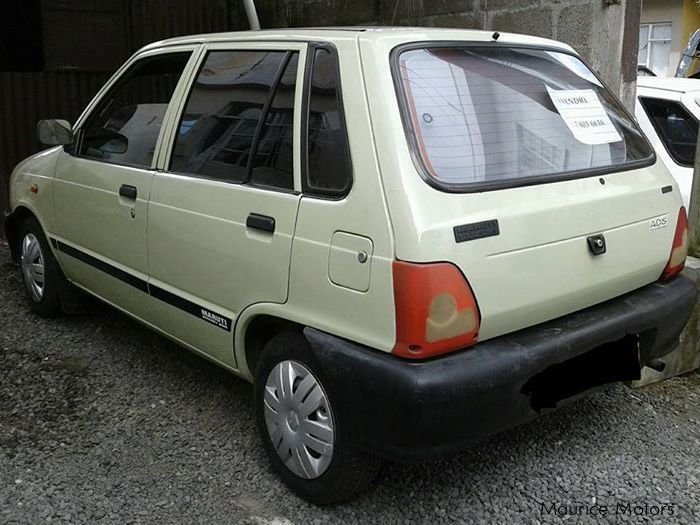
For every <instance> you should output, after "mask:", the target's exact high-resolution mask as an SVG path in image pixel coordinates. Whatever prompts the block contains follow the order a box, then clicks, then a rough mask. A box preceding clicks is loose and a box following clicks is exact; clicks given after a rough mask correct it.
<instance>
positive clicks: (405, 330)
mask: <svg viewBox="0 0 700 525" xmlns="http://www.w3.org/2000/svg"><path fill="white" fill-rule="evenodd" d="M393 272H394V303H395V306H396V345H395V346H394V350H393V353H394V354H396V355H400V356H402V357H407V358H410V359H424V358H426V357H432V356H435V355H438V354H443V353H445V352H451V351H453V350H459V349H460V348H465V347H467V346H471V345H473V344H475V343H476V342H477V338H478V335H479V324H480V322H481V320H480V317H479V309H478V307H477V304H476V300H475V299H474V294H473V293H472V290H471V288H470V287H469V284H468V283H467V281H466V279H465V278H464V276H463V275H462V272H460V271H459V269H458V268H457V267H456V266H454V265H453V264H449V263H431V264H414V263H407V262H403V261H394V265H393Z"/></svg>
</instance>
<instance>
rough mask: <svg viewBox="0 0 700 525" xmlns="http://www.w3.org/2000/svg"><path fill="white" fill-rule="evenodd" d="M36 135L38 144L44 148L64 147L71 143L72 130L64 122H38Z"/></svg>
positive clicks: (52, 120)
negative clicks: (44, 146)
mask: <svg viewBox="0 0 700 525" xmlns="http://www.w3.org/2000/svg"><path fill="white" fill-rule="evenodd" d="M36 134H37V137H38V138H39V142H41V143H42V144H44V145H46V146H64V145H66V144H71V143H72V142H73V129H72V128H71V125H70V124H69V123H68V121H66V120H58V119H49V120H40V121H39V123H38V124H37V125H36Z"/></svg>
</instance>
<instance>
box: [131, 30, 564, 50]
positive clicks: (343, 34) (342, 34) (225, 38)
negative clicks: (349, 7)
mask: <svg viewBox="0 0 700 525" xmlns="http://www.w3.org/2000/svg"><path fill="white" fill-rule="evenodd" d="M493 35H494V31H482V30H473V29H451V28H450V29H448V28H435V27H379V26H366V27H359V26H358V27H312V28H306V27H299V28H296V27H291V28H280V29H262V30H258V31H234V32H228V33H205V34H199V35H189V36H181V37H176V38H170V39H168V40H162V41H160V42H154V43H152V44H149V45H147V46H145V47H144V48H143V49H141V51H146V50H151V49H157V48H162V47H169V46H176V45H185V44H201V43H209V42H234V41H238V40H246V41H281V40H284V41H299V42H308V41H324V42H331V43H332V42H334V41H340V40H347V39H348V38H355V39H359V38H360V37H361V38H362V39H363V40H364V39H366V40H381V39H387V40H388V39H391V40H392V41H403V42H416V41H429V40H435V41H439V40H463V41H492V40H493V39H492V36H493ZM498 41H499V42H500V43H511V44H520V45H533V46H544V47H554V48H560V49H562V50H567V51H570V50H572V49H571V47H570V46H568V45H566V44H564V43H562V42H557V41H555V40H549V39H546V38H540V37H534V36H529V35H520V34H515V33H499V37H498Z"/></svg>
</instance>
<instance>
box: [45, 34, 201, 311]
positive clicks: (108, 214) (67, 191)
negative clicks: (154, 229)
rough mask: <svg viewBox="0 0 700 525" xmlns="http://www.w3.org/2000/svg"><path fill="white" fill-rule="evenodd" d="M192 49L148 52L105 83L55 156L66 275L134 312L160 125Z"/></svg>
mask: <svg viewBox="0 0 700 525" xmlns="http://www.w3.org/2000/svg"><path fill="white" fill-rule="evenodd" d="M192 52H193V48H192V47H178V48H174V49H168V50H167V51H163V50H159V51H152V52H147V53H144V54H141V55H139V56H138V57H137V58H135V59H132V60H131V61H130V62H129V63H127V64H126V65H125V66H124V68H122V71H121V73H120V74H119V75H118V76H117V77H116V78H115V80H114V81H112V82H111V83H110V84H108V85H107V86H106V87H105V89H104V90H103V93H102V94H101V95H100V96H99V98H97V100H96V101H95V102H94V103H93V104H92V106H91V107H90V108H88V111H87V113H86V115H85V116H84V118H82V119H81V120H80V121H78V123H76V129H77V131H76V141H75V143H74V144H73V145H71V146H70V147H67V148H65V150H64V151H63V152H61V154H60V158H59V159H58V161H57V165H56V178H55V183H54V187H55V189H54V208H55V215H56V217H55V218H56V232H57V234H58V235H57V237H56V238H55V239H52V242H53V243H54V245H55V246H56V248H57V251H58V255H59V257H60V259H61V264H62V266H63V268H64V270H65V272H66V273H67V275H68V277H69V278H70V279H71V280H73V281H74V282H76V283H77V284H79V285H81V286H83V287H85V288H87V289H88V290H90V291H92V292H94V293H96V294H97V295H99V296H101V297H102V298H104V299H106V300H108V301H109V302H112V303H113V304H116V305H118V306H120V307H123V308H125V309H127V310H129V311H130V312H132V313H134V314H135V315H139V316H140V314H141V313H143V312H142V311H141V310H143V309H144V308H145V306H144V304H143V303H144V302H143V297H142V296H141V294H138V293H134V288H136V289H137V290H139V291H141V292H144V293H145V292H147V287H146V280H147V275H148V265H147V259H146V210H147V203H148V197H149V193H150V190H151V182H152V179H153V173H154V167H155V161H156V159H155V154H156V150H157V147H158V143H159V139H160V136H161V128H162V125H163V122H164V120H165V118H166V111H167V109H168V106H169V103H170V101H171V98H172V97H173V93H174V92H175V89H176V86H177V85H178V82H179V81H180V79H181V77H182V73H183V71H184V70H185V68H186V67H187V65H188V62H189V61H190V59H191V56H192ZM144 297H145V296H144Z"/></svg>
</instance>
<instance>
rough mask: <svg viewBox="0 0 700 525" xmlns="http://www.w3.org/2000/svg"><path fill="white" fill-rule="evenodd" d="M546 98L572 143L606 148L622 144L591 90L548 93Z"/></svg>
mask: <svg viewBox="0 0 700 525" xmlns="http://www.w3.org/2000/svg"><path fill="white" fill-rule="evenodd" d="M547 92H548V93H549V97H550V98H551V99H552V102H553V103H554V107H556V108H557V111H558V112H559V115H561V118H562V119H563V120H564V122H565V123H566V125H567V126H568V128H569V129H570V130H571V133H573V135H574V137H576V140H578V141H579V142H582V143H584V144H591V145H593V144H610V143H611V142H618V141H621V140H622V137H620V134H619V133H618V132H617V129H615V126H613V123H612V122H611V121H610V117H609V116H608V114H607V112H606V111H605V108H604V107H603V104H601V102H600V99H599V98H598V95H597V94H596V92H595V91H593V90H592V89H561V90H557V89H551V88H550V87H549V86H547Z"/></svg>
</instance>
